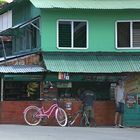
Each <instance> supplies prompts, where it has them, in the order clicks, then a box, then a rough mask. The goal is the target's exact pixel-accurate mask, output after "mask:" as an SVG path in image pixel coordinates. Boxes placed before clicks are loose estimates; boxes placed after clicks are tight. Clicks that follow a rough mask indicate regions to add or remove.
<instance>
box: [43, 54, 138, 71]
mask: <svg viewBox="0 0 140 140" xmlns="http://www.w3.org/2000/svg"><path fill="white" fill-rule="evenodd" d="M44 62H45V65H46V68H47V70H49V71H51V72H69V73H125V72H140V54H130V53H76V52H73V53H72V52H71V53H51V52H50V53H44Z"/></svg>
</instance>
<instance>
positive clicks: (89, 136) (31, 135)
mask: <svg viewBox="0 0 140 140" xmlns="http://www.w3.org/2000/svg"><path fill="white" fill-rule="evenodd" d="M0 139H1V140H139V139H140V128H111V127H96V128H87V127H50V126H28V125H2V124H1V125H0Z"/></svg>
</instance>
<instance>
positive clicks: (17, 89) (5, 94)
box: [0, 65, 46, 124]
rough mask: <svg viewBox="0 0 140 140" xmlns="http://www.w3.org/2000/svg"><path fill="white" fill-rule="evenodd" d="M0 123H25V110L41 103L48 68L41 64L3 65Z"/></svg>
mask: <svg viewBox="0 0 140 140" xmlns="http://www.w3.org/2000/svg"><path fill="white" fill-rule="evenodd" d="M0 72H1V82H0V84H1V86H0V88H1V94H0V99H1V102H0V123H8V124H9V123H12V124H24V123H25V122H24V120H23V110H24V109H25V107H26V106H28V105H29V104H40V101H39V99H40V93H41V92H40V90H41V85H42V82H43V80H44V75H45V72H46V70H45V69H44V68H43V67H41V66H39V65H12V66H1V67H0Z"/></svg>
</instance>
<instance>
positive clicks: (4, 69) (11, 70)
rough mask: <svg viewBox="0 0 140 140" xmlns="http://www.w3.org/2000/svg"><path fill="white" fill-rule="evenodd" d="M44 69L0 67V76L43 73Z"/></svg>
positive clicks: (32, 66) (14, 66) (28, 66)
mask: <svg viewBox="0 0 140 140" xmlns="http://www.w3.org/2000/svg"><path fill="white" fill-rule="evenodd" d="M45 71H46V69H44V68H43V67H41V66H39V65H12V66H3V65H1V66H0V73H1V74H24V73H40V72H45Z"/></svg>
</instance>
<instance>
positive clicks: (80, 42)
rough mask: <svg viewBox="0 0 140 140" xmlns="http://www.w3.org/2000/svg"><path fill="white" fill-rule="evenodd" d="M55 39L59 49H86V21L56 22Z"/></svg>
mask: <svg viewBox="0 0 140 140" xmlns="http://www.w3.org/2000/svg"><path fill="white" fill-rule="evenodd" d="M57 39H58V43H57V47H58V48H60V49H67V48H70V49H71V48H72V49H77V48H80V49H86V48H87V21H58V38H57Z"/></svg>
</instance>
